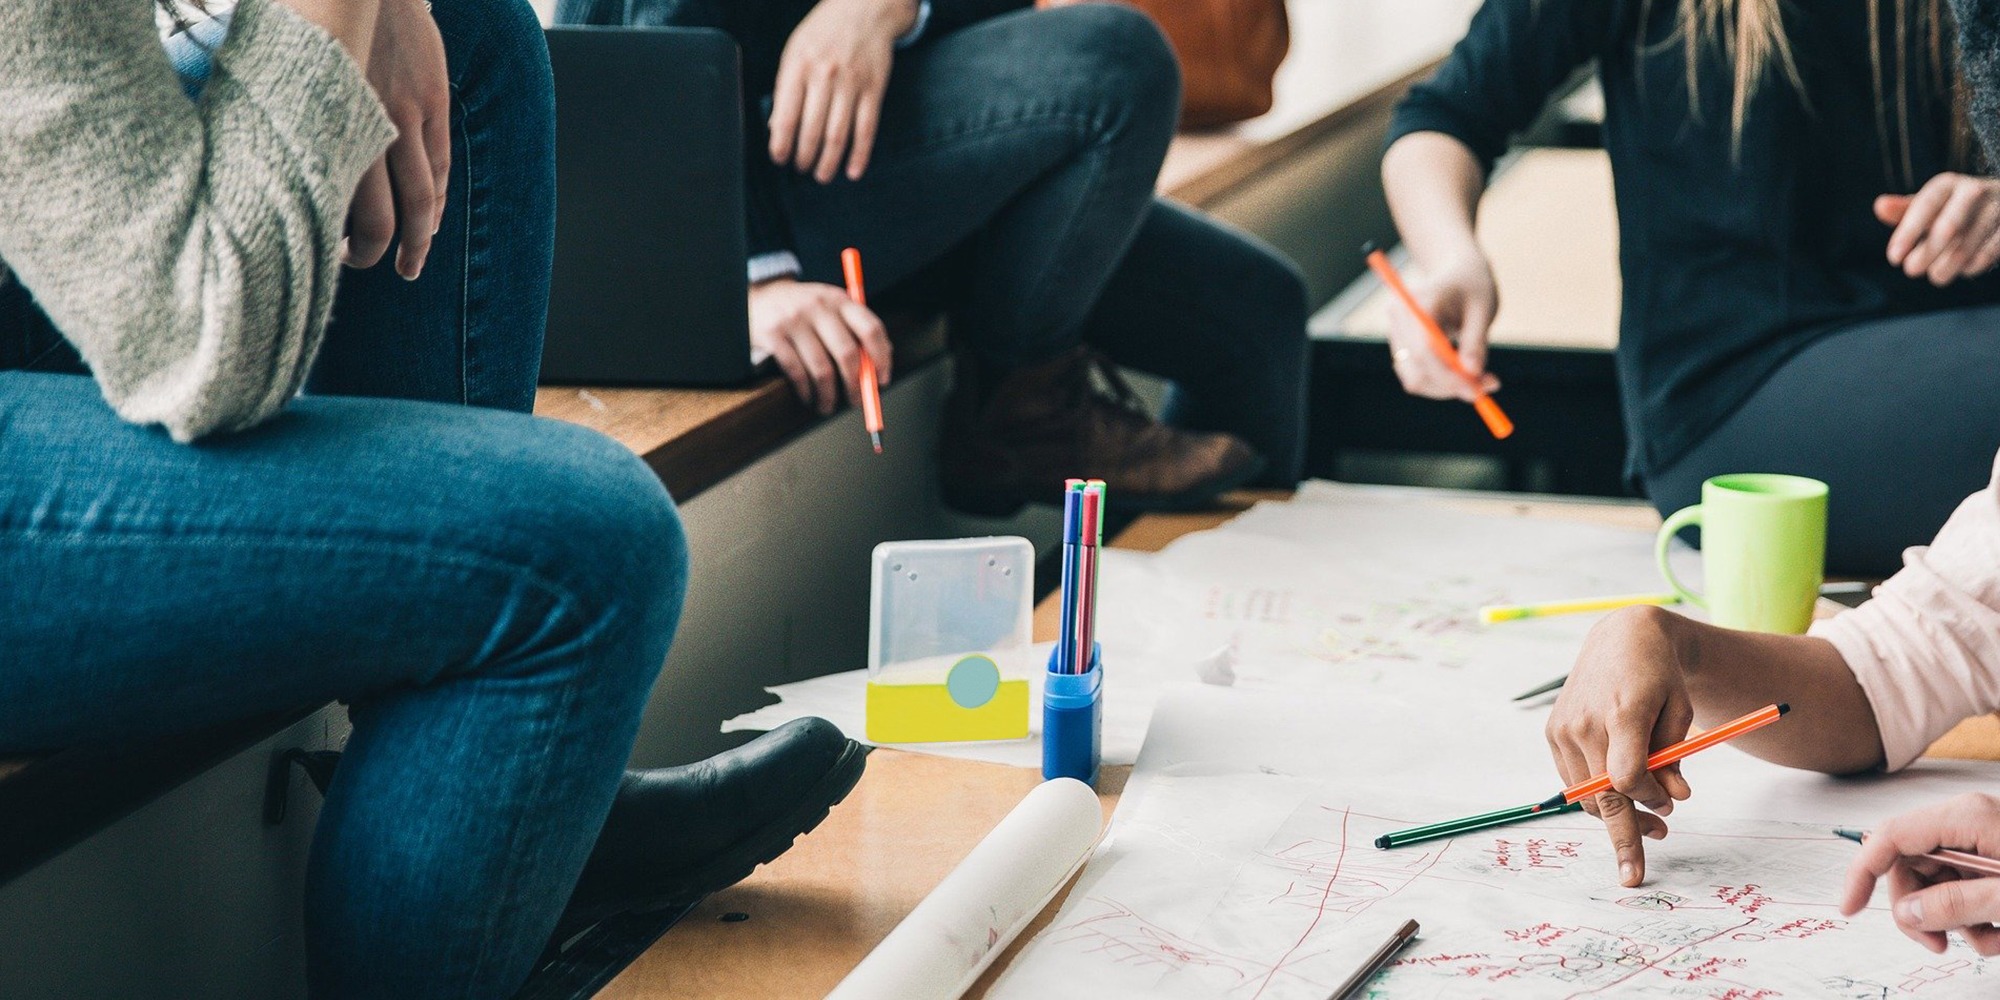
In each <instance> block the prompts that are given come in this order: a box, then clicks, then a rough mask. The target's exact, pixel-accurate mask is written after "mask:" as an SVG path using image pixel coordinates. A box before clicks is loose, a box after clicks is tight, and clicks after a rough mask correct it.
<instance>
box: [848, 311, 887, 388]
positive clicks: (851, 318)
mask: <svg viewBox="0 0 2000 1000" xmlns="http://www.w3.org/2000/svg"><path fill="white" fill-rule="evenodd" d="M840 314H841V318H842V319H844V320H846V322H847V328H848V329H849V330H852V331H853V332H854V336H855V337H856V338H857V339H859V340H860V341H861V349H862V350H864V351H867V352H868V357H869V359H870V360H872V361H874V362H875V383H876V384H877V385H883V386H886V385H888V384H889V366H890V364H891V363H892V361H893V359H894V355H895V348H894V347H893V346H891V345H890V343H889V328H888V327H887V326H884V325H883V324H882V320H881V318H880V317H878V316H876V315H875V313H874V311H873V310H871V309H869V308H868V307H867V306H864V305H862V304H860V303H858V302H853V301H848V302H844V303H842V304H841V309H840Z"/></svg>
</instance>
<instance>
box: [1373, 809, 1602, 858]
mask: <svg viewBox="0 0 2000 1000" xmlns="http://www.w3.org/2000/svg"><path fill="white" fill-rule="evenodd" d="M1582 810H1583V803H1581V802H1572V803H1570V804H1569V805H1566V806H1563V807H1562V808H1560V809H1538V808H1537V807H1536V806H1535V805H1533V804H1529V805H1525V806H1515V807H1513V808H1511V809H1495V810H1493V811H1492V812H1485V813H1480V814H1478V815H1477V816H1465V817H1461V818H1459V819H1448V820H1445V821H1444V822H1442V823H1431V824H1427V825H1425V826H1413V827H1411V828H1409V829H1407V830H1397V831H1395V832H1394V833H1385V834H1383V835H1381V836H1380V837H1376V838H1375V846H1376V847H1378V848H1380V849H1382V850H1385V851H1386V850H1388V849H1389V848H1392V847H1403V846H1406V845H1409V844H1415V843H1418V842H1421V841H1425V840H1436V839H1438V838H1440V837H1456V836H1458V835H1459V834H1461V833H1471V832H1473V831H1474V830H1484V829H1486V828H1488V827H1494V826H1509V825H1512V824H1514V823H1525V822H1527V821H1528V820H1532V819H1545V818H1547V817H1550V816H1561V815H1563V814H1565V813H1573V812H1580V811H1582Z"/></svg>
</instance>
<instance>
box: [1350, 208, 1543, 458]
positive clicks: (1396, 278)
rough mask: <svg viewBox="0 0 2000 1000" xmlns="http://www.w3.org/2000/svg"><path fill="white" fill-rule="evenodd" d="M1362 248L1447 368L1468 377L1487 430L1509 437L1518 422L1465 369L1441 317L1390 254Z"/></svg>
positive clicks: (1497, 435) (1369, 247) (1371, 245)
mask: <svg viewBox="0 0 2000 1000" xmlns="http://www.w3.org/2000/svg"><path fill="white" fill-rule="evenodd" d="M1362 249H1363V250H1364V251H1366V252H1367V254H1368V268H1369V270H1372V271H1374V272H1375V276H1376V277H1377V278H1380V279H1382V283H1383V284H1384V285H1387V286H1389V290H1390V291H1391V292H1394V293H1395V294H1396V297H1397V298H1398V299H1401V300H1402V302H1403V307H1404V308H1405V309H1408V310H1409V311H1410V315H1412V316H1415V317H1416V319H1417V325H1418V326H1421V327H1423V328H1424V335H1425V339H1426V340H1427V341H1429V343H1430V345H1431V353H1433V354H1436V355H1437V357H1438V360H1439V361H1442V362H1444V366H1445V367H1446V368H1449V369H1451V370H1452V371H1453V372H1454V373H1455V374H1457V375H1458V377H1459V378H1461V379H1464V380H1465V384H1466V385H1467V386H1468V387H1470V388H1471V389H1472V408H1473V409H1474V410H1477V411H1478V412H1479V419H1481V420H1484V421H1485V422H1486V429H1487V430H1488V431H1490V432H1492V434H1493V436H1494V437H1496V438H1505V437H1507V436H1508V435H1510V434H1512V433H1514V422H1513V421H1512V420H1509V419H1507V414H1506V413H1505V412H1504V411H1502V410H1501V409H1500V404H1499V403H1496V402H1494V401H1493V397H1491V396H1488V395H1487V394H1486V390H1485V389H1482V388H1480V386H1479V380H1478V379H1477V378H1474V377H1473V375H1472V373H1471V372H1469V371H1466V370H1465V363H1464V362H1463V361H1460V360H1459V357H1458V348H1457V347H1454V346H1453V345H1452V342H1451V338H1450V337H1447V336H1445V335H1444V328H1443V327H1441V326H1438V322H1437V319H1436V318H1435V317H1433V316H1431V314H1430V313H1429V312H1428V311H1427V310H1425V309H1424V307H1423V306H1421V305H1419V304H1418V303H1417V297H1416V296H1414V295H1411V294H1410V290H1409V288H1408V287H1406V286H1405V285H1404V284H1403V277H1402V275H1400V274H1397V273H1396V265H1394V264H1391V263H1389V255H1388V254H1385V253H1383V252H1382V251H1380V250H1377V249H1375V248H1374V245H1373V244H1370V245H1368V246H1366V247H1363V248H1362Z"/></svg>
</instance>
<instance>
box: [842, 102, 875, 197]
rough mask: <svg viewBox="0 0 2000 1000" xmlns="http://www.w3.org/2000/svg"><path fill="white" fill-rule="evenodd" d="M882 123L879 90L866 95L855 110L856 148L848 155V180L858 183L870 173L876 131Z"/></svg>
mask: <svg viewBox="0 0 2000 1000" xmlns="http://www.w3.org/2000/svg"><path fill="white" fill-rule="evenodd" d="M881 121H882V94H881V91H880V90H879V89H878V90H876V91H874V92H872V93H868V94H864V95H862V97H861V101H860V103H858V104H857V105H855V108H854V146H853V149H852V150H851V151H850V152H849V153H848V155H847V179H848V180H850V181H858V180H860V179H861V175H862V174H865V173H867V172H868V158H869V156H870V155H871V154H873V153H874V152H875V130H876V129H877V128H878V127H879V126H880V125H881Z"/></svg>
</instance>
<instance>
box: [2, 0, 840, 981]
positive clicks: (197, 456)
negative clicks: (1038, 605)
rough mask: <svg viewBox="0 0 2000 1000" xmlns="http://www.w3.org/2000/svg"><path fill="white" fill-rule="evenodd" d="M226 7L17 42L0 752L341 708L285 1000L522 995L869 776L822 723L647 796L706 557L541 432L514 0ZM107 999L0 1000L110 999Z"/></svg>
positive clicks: (530, 129) (12, 79)
mask: <svg viewBox="0 0 2000 1000" xmlns="http://www.w3.org/2000/svg"><path fill="white" fill-rule="evenodd" d="M162 2H163V3H165V2H167V0H162ZM227 6H229V5H227V4H225V3H223V2H221V0H211V2H210V3H209V4H207V5H206V6H204V5H201V4H195V3H192V2H191V0H176V2H174V3H172V6H171V7H170V8H168V9H167V11H166V14H165V15H163V19H164V20H165V21H166V22H167V23H168V25H169V27H170V31H171V33H172V34H173V36H174V37H173V38H171V39H169V40H168V47H171V48H172V49H173V51H174V56H175V58H174V59H173V61H172V62H170V61H169V59H168V55H167V49H166V48H163V45H162V38H161V34H160V28H159V26H158V25H157V24H156V20H155V15H156V11H155V7H154V3H153V0H14V2H12V3H10V4H8V6H7V24H6V27H5V30H4V31H0V755H9V754H21V753H35V752H42V751H47V750H52V749H56V748H62V747H68V746H74V745H78V744H85V743H91V742H96V741H105V740H119V741H129V740H143V739H146V738H150V737H157V736H163V735H168V734H172V733H176V732H182V731H187V730H193V729H199V728H203V727H207V726H213V725H217V724H221V723H224V722H228V721H231V720H235V719H247V718H252V717H261V716H266V715H270V714H273V713H279V712H285V711H298V710H305V709H310V708H313V707H316V706H319V705H322V704H325V703H326V702H328V701H331V700H341V701H345V702H347V703H348V704H349V706H350V715H351V718H352V721H353V734H352V736H351V738H350V740H349V742H348V744H347V749H346V751H345V754H344V757H343V758H342V759H341V761H340V763H339V766H338V768H337V770H336V772H335V776H334V780H333V784H332V785H331V787H330V789H329V792H328V797H327V800H326V803H325V807H324V809H323V810H322V811H321V813H320V818H319V825H318V829H317V833H316V836H315V842H314V848H313V853H312V857H311V860H310V863H309V867H308V871H307V889H306V891H307V898H306V900H305V905H304V911H303V912H304V915H305V917H304V919H305V926H304V935H303V937H304V941H305V948H304V956H303V963H304V971H303V975H300V976H299V980H300V981H299V984H298V986H299V989H297V990H287V991H286V992H288V993H296V992H301V991H309V993H310V995H312V996H315V997H363V996H365V997H398V998H428V997H496V998H497V997H504V996H508V995H510V994H512V993H513V992H514V991H515V989H516V988H517V987H518V986H519V985H520V984H521V983H522V981H523V980H524V979H525V978H526V976H527V975H528V974H529V972H530V969H531V967H532V965H533V962H534V960H535V957H536V955H538V954H540V953H541V952H542V950H543V949H544V947H545V946H546V945H547V944H548V942H549V939H550V935H551V933H552V932H553V931H555V930H556V928H557V926H558V922H559V921H561V922H562V926H563V928H564V931H565V933H571V934H573V933H574V932H575V930H577V929H578V927H579V926H580V925H581V924H584V923H587V922H589V921H591V920H595V919H599V918H601V917H604V916H607V915H610V914H614V913H618V912H622V911H623V910H625V909H630V908H633V907H639V906H656V905H659V904H660V902H661V901H662V900H664V899H668V898H681V897H684V896H688V895H691V894H699V893H703V892H709V891H713V890H715V889H717V888H720V887H721V886H722V885H726V884H727V883H728V882H730V881H733V880H734V879H736V878H740V877H742V875H744V874H746V873H747V871H748V870H749V867H751V866H754V865H755V864H756V863H757V862H758V861H761V860H766V859H768V858H769V857H772V856H775V854H776V853H778V852H779V851H781V850H783V848H784V846H785V845H788V844H789V843H790V842H791V840H792V838H793V837H795V836H797V835H798V834H799V833H800V832H802V831H803V830H804V829H806V828H809V827H810V826H811V824H812V823H813V822H816V818H817V817H819V816H823V815H824V814H825V811H826V808H827V807H828V806H829V805H830V804H831V803H832V802H834V801H837V800H838V799H839V798H840V797H841V796H842V795H843V794H845V792H846V790H847V789H848V788H850V787H852V785H853V783H854V780H855V779H856V778H857V777H858V775H859V772H860V766H861V765H860V760H861V756H860V754H859V751H858V748H856V747H854V745H853V744H851V743H850V742H849V741H847V740H846V739H845V738H844V737H842V736H840V735H839V733H838V732H837V731H835V730H832V729H831V727H830V726H825V725H823V724H818V725H815V724H812V723H802V724H799V725H795V726H793V727H790V728H789V729H787V730H781V731H780V732H777V733H773V734H771V735H769V736H766V737H764V738H762V739H760V740H757V741H755V742H753V743H751V744H749V745H748V746H746V747H743V748H741V749H739V750H736V751H732V752H731V753H730V754H727V755H724V756H723V757H720V758H716V759H713V760H710V761H707V762H704V763H702V764H699V765H694V766H692V767H691V768H688V769H673V770H666V771H657V772H630V773H628V772H626V771H625V770H624V763H625V760H626V758H627V756H628V754H629V753H630V751H631V746H632V742H633V737H634V734H635V731H636V727H637V725H638V722H639V716H640V712H641V709H642V708H643V707H644V705H645V704H646V700H647V696H648V693H649V691H650V689H651V686H652V682H653V680H654V677H655V675H656V674H657V673H658V671H659V670H660V668H661V664H662V663H663V661H664V660H665V658H666V653H667V648H668V646H669V644H670V643H671V641H672V637H673V632H674V627H675V624H676V620H677V618H678V615H679V611H680V604H681V597H682V593H683V590H684V588H685V582H686V573H687V568H686V543H685V540H684V537H683V534H682V530H681V526H680V522H679V520H678V518H677V516H676V513H675V510H674V507H673V504H672V501H671V500H669V498H668V497H667V494H666V492H665V490H664V489H662V487H661V485H660V482H659V480H658V479H657V478H656V477H655V476H654V475H653V474H652V472H651V471H650V470H649V469H647V467H646V466H645V465H644V464H643V463H642V462H640V461H639V460H638V459H637V458H636V457H634V456H633V455H632V454H631V453H629V452H628V451H626V450H625V449H624V448H622V447H620V446H619V445H617V444H616V443H614V442H612V441H610V440H608V439H606V438H604V437H602V436H600V435H597V434H594V433H592V432H589V431H586V430H583V429H581V428H577V427H574V426H569V425H565V424H559V423H555V422H551V421H545V420H538V419H536V418H534V417H532V416H530V415H529V414H528V413H527V412H526V411H527V409H528V407H529V405H530V403H531V401H532V398H533V392H534V377H535V374H536V370H537V368H538V367H539V355H540V345H541V340H540V338H541V331H542V327H543V323H544V312H545V307H546V298H547V282H548V273H549V256H550V253H551V248H552V245H553V239H552V233H553V209H554V206H553V132H554V128H553V113H554V112H553V85H552V83H551V81H550V79H549V70H548V63H547V52H546V49H545V47H544V44H543V39H542V34H541V30H540V26H539V24H538V23H537V22H536V20H535V18H534V16H533V13H532V11H531V10H530V9H529V8H528V7H527V5H526V3H525V2H524V0H437V2H436V3H435V13H434V14H433V13H432V12H431V11H429V10H428V9H427V8H428V7H430V6H431V5H429V4H425V3H423V2H422V0H241V2H240V3H237V4H235V5H233V9H225V7H227ZM211 16H215V17H217V20H216V21H215V22H214V23H208V22H207V21H205V20H204V19H206V18H209V17H211ZM433 17H434V18H435V20H433ZM195 21H202V24H201V25H200V26H199V28H197V27H196V26H195V25H194V24H193V23H192V22H195ZM183 36H184V37H183ZM217 39H220V44H216V41H217ZM176 66H178V67H180V69H181V70H182V75H177V73H176V70H175V67H176ZM389 109H393V111H391V110H389ZM433 236H435V238H433ZM343 261H345V262H346V263H348V264H351V265H353V269H352V270H349V271H348V272H347V273H346V274H343V273H342V271H343V268H342V264H343ZM377 261H379V262H380V263H377ZM302 389H304V390H306V392H305V394H304V395H301V390H302ZM364 397H372V398H364ZM722 803H727V807H726V808H724V807H723V806H722V805H721V804H722ZM614 805H615V809H614ZM607 817H610V820H609V821H608V822H607ZM299 937H300V935H298V934H285V935H281V936H280V938H279V939H278V940H279V941H280V942H281V943H282V942H290V941H295V940H298V939H299ZM208 943H209V944H211V945H213V946H214V947H215V948H219V949H222V950H224V951H226V952H229V953H234V954H242V955H244V956H246V957H245V961H256V960H269V959H274V958H283V957H284V956H285V954H286V949H285V948H284V947H279V948H277V949H275V950H274V949H273V948H272V947H271V946H270V944H269V943H268V942H266V941H263V940H258V941H229V942H225V941H215V942H208ZM95 961H96V960H95V959H93V958H92V957H91V956H88V955H75V956H70V955H63V954H48V955H46V956H45V959H44V960H42V961H38V962H36V963H33V964H32V965H26V964H23V965H11V964H10V966H9V967H7V968H0V995H10V996H12V995H70V996H82V995H96V994H97V993H98V992H99V991H97V990H95V989H92V988H90V986H89V985H88V983H89V982H90V979H89V976H90V974H91V967H92V965H93V963H94V962H95ZM288 968H289V966H288ZM279 971H280V973H282V972H283V971H284V970H282V969H281V970H279ZM292 971H293V972H294V974H297V970H296V969H293V970H292ZM246 978H254V979H256V980H257V981H264V982H269V981H272V977H271V976H270V975H259V976H256V977H246ZM169 983H173V984H175V985H172V986H170V985H169ZM178 985H179V983H178V982H177V979H176V978H175V977H163V978H162V979H161V989H163V990H166V989H175V988H176V987H177V986H178ZM163 995H164V994H163Z"/></svg>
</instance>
